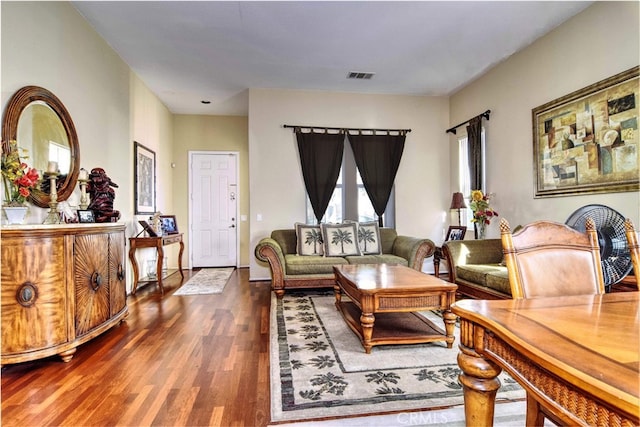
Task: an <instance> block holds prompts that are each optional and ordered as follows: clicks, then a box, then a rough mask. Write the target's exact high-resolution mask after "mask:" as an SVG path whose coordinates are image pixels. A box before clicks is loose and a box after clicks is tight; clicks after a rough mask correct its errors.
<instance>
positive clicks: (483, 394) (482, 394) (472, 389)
mask: <svg viewBox="0 0 640 427" xmlns="http://www.w3.org/2000/svg"><path fill="white" fill-rule="evenodd" d="M473 328H474V325H473V324H472V323H471V322H468V321H465V320H464V319H462V321H461V325H460V341H461V342H460V346H459V348H460V353H459V354H458V366H459V367H460V369H461V370H462V374H460V376H459V377H458V379H459V380H460V383H461V384H462V388H463V391H464V416H465V423H466V425H467V427H475V426H487V427H491V426H493V413H494V409H495V403H496V393H497V392H498V389H499V388H500V380H499V379H498V378H497V377H498V375H500V372H502V368H500V367H499V366H498V365H496V364H495V363H493V362H492V361H490V360H487V359H484V358H483V357H482V356H481V355H480V354H479V353H477V352H476V351H475V350H474V348H473V343H474V338H475V337H474V334H473Z"/></svg>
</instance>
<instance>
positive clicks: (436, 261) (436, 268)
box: [433, 246, 442, 278]
mask: <svg viewBox="0 0 640 427" xmlns="http://www.w3.org/2000/svg"><path fill="white" fill-rule="evenodd" d="M441 257H442V249H441V248H440V247H439V246H438V247H436V250H435V252H434V253H433V275H434V276H436V277H438V278H440V259H441Z"/></svg>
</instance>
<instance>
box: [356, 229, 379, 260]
mask: <svg viewBox="0 0 640 427" xmlns="http://www.w3.org/2000/svg"><path fill="white" fill-rule="evenodd" d="M358 246H359V248H360V253H361V254H362V255H378V254H381V253H382V244H381V242H380V229H379V228H378V223H377V222H376V221H371V222H359V223H358Z"/></svg>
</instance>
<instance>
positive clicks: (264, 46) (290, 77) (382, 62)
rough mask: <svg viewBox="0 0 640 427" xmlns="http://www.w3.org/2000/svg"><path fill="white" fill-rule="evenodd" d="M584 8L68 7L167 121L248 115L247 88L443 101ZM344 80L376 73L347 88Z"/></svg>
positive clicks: (571, 4)
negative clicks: (165, 112)
mask: <svg viewBox="0 0 640 427" xmlns="http://www.w3.org/2000/svg"><path fill="white" fill-rule="evenodd" d="M591 3H592V2H590V1H587V2H577V1H567V2H559V1H535V2H525V1H488V2H483V1H467V2H462V1H408V2H393V1H334V2H328V1H293V2H273V1H257V2H256V1H195V2H187V1H160V2H155V1H140V2H133V1H105V2H94V1H78V2H73V5H74V6H75V7H76V9H77V10H78V11H79V12H80V13H81V14H82V15H83V16H84V17H85V18H86V19H87V21H88V22H89V23H90V25H92V26H93V28H95V30H96V31H97V32H98V33H99V34H100V35H101V36H102V37H103V38H104V39H105V40H106V41H107V43H109V45H110V46H111V47H112V48H113V49H114V50H115V51H116V52H117V53H118V54H119V55H120V56H121V58H122V59H123V60H124V61H125V62H126V63H127V64H128V65H129V66H130V67H131V68H132V69H133V71H134V72H135V73H136V74H137V75H138V76H139V77H140V78H141V79H142V81H144V83H145V84H146V85H147V86H148V87H149V89H150V90H151V91H153V92H154V93H155V94H156V95H157V96H158V97H159V98H160V99H161V100H162V102H163V103H164V104H165V105H166V106H167V107H168V108H169V110H170V111H171V112H173V113H176V114H220V115H247V112H248V88H278V89H303V90H322V91H338V92H357V93H377V94H403V95H450V94H452V93H454V92H455V91H456V90H458V89H460V88H461V87H463V86H464V85H465V84H467V83H469V82H470V81H472V80H474V79H475V78H477V77H478V76H480V75H481V74H483V73H484V72H486V71H487V70H488V69H490V68H491V67H493V66H494V65H496V64H497V63H499V62H500V61H502V60H504V59H506V58H507V57H509V56H510V55H512V54H513V53H515V52H517V51H518V50H521V49H522V48H524V47H526V46H528V45H529V44H531V43H532V42H533V41H534V40H536V39H537V38H539V37H541V36H542V35H544V34H546V33H547V32H549V31H550V30H552V29H553V28H555V27H557V26H558V25H560V24H561V23H562V22H564V21H566V20H567V19H569V18H570V17H572V16H573V15H575V14H577V13H578V12H580V11H582V10H583V9H585V8H586V7H588V6H589V5H590V4H591ZM349 71H365V72H374V73H376V74H375V76H374V77H373V78H372V79H371V80H347V78H346V77H347V73H348V72H349ZM201 100H209V101H211V103H210V104H208V105H204V104H202V103H201V102H200V101H201Z"/></svg>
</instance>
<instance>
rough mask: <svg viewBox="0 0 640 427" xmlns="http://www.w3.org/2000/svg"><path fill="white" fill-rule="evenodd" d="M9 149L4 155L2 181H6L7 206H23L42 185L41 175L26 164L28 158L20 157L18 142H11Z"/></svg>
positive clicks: (5, 197) (5, 195)
mask: <svg viewBox="0 0 640 427" xmlns="http://www.w3.org/2000/svg"><path fill="white" fill-rule="evenodd" d="M8 148H9V149H8V150H7V151H6V152H4V151H3V153H2V179H3V181H4V183H3V184H4V199H5V206H23V205H24V203H25V202H26V201H27V198H28V197H29V196H30V195H31V191H32V190H33V189H34V188H37V187H38V185H39V184H40V175H39V174H38V171H37V170H36V169H34V168H31V167H29V165H27V164H26V163H24V161H23V159H26V158H27V157H26V156H24V155H23V156H22V158H21V156H20V152H22V153H26V150H25V149H20V148H19V147H18V144H17V142H16V141H9V147H8Z"/></svg>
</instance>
